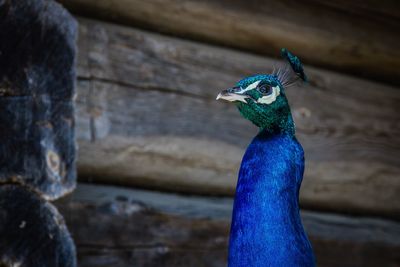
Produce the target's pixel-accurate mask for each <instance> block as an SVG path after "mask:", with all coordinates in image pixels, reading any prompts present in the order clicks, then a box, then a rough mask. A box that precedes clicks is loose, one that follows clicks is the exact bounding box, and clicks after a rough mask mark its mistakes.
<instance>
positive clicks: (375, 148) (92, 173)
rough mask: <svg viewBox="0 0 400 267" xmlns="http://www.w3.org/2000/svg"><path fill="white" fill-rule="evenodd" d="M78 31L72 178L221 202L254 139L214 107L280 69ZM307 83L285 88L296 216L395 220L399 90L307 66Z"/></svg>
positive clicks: (125, 34)
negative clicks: (295, 146)
mask: <svg viewBox="0 0 400 267" xmlns="http://www.w3.org/2000/svg"><path fill="white" fill-rule="evenodd" d="M80 22H81V27H80V41H79V48H80V56H79V64H78V74H79V82H78V90H79V96H78V100H77V101H78V122H77V127H78V139H79V145H80V152H79V156H80V157H79V158H80V160H79V163H78V164H79V172H80V175H81V178H82V179H85V180H91V181H97V182H107V183H114V184H123V185H137V186H143V187H151V188H159V189H163V190H173V191H181V192H189V193H190V192H191V193H200V194H224V195H232V194H233V192H234V188H235V185H236V176H237V174H236V173H237V170H238V168H239V166H240V160H241V157H242V155H243V153H244V149H245V147H246V145H247V144H248V143H249V142H250V140H251V138H252V137H253V136H254V135H255V134H256V132H257V130H256V129H255V127H254V126H252V125H251V123H250V122H248V121H246V120H245V119H243V118H241V117H240V115H239V114H238V112H237V110H236V108H235V107H234V106H233V105H231V104H230V103H224V102H217V101H215V96H216V95H217V93H218V92H219V91H220V90H221V89H224V88H227V87H229V86H232V85H233V84H234V83H235V82H236V81H237V80H239V79H240V78H242V77H244V76H246V75H249V74H254V73H269V72H271V71H272V67H273V65H274V64H279V62H278V61H273V60H271V59H268V58H264V57H257V56H253V55H249V54H245V53H239V52H234V51H231V50H228V49H219V48H215V47H211V46H206V45H199V44H195V43H192V42H187V41H181V40H178V39H176V38H169V37H163V36H160V35H155V34H150V33H146V32H143V31H139V30H135V29H129V28H126V27H121V26H115V25H109V24H105V23H101V22H98V21H91V20H86V19H82V20H80ZM306 72H307V74H308V76H309V78H310V84H309V85H307V86H305V87H301V88H296V87H294V88H289V89H287V94H288V98H289V101H290V104H291V106H292V112H293V115H294V119H295V122H296V125H297V136H298V138H299V139H300V141H301V143H302V144H303V146H304V148H305V154H306V172H305V179H304V182H303V187H302V192H301V203H302V205H303V206H304V207H306V208H316V209H324V210H334V211H340V212H352V213H368V214H380V215H385V216H396V217H398V216H399V214H400V199H399V198H398V195H399V194H400V183H399V179H398V177H399V172H400V169H399V166H400V164H399V163H400V162H399V158H400V157H399V151H400V150H399V148H400V143H399V138H397V137H398V135H399V134H400V133H399V130H400V125H399V121H400V120H399V119H400V114H399V112H398V103H399V100H400V91H399V90H398V89H397V88H394V87H390V86H385V85H382V84H378V83H374V82H369V81H366V80H361V79H356V78H351V77H349V76H345V75H339V74H335V73H332V72H327V71H322V70H318V69H314V68H311V67H306Z"/></svg>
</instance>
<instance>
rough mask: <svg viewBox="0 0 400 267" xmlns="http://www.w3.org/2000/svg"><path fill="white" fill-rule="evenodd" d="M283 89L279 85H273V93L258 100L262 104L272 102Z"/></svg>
mask: <svg viewBox="0 0 400 267" xmlns="http://www.w3.org/2000/svg"><path fill="white" fill-rule="evenodd" d="M280 93H281V89H280V88H279V86H275V87H272V93H271V94H270V95H266V96H263V97H261V98H259V99H258V100H257V102H258V103H260V104H267V105H269V104H271V103H272V102H274V101H275V100H276V98H277V97H278V96H279V95H280Z"/></svg>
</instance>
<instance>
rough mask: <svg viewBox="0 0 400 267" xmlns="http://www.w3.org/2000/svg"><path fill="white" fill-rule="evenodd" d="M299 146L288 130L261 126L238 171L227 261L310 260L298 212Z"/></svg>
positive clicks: (301, 265)
mask: <svg viewBox="0 0 400 267" xmlns="http://www.w3.org/2000/svg"><path fill="white" fill-rule="evenodd" d="M303 171H304V154H303V148H302V147H301V145H300V144H299V142H298V141H297V140H296V137H295V136H294V132H291V131H289V132H282V133H271V132H268V131H266V130H262V131H261V132H260V133H259V134H258V135H257V136H256V137H255V138H254V139H253V141H252V143H251V144H250V145H249V147H248V148H247V151H246V153H245V155H244V157H243V160H242V165H241V168H240V172H239V180H238V184H237V188H236V196H235V202H234V209H233V215H232V225H231V233H230V242H229V264H228V266H229V267H261V266H262V267H265V266H274V267H275V266H277V267H278V266H290V267H297V266H298V267H310V266H315V263H314V255H313V252H312V248H311V245H310V242H309V241H308V239H307V236H306V234H305V232H304V230H303V226H302V223H301V218H300V212H299V190H300V185H301V181H302V179H303Z"/></svg>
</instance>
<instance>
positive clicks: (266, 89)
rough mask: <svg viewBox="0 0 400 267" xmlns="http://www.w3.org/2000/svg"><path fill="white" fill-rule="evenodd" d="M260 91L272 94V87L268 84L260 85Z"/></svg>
mask: <svg viewBox="0 0 400 267" xmlns="http://www.w3.org/2000/svg"><path fill="white" fill-rule="evenodd" d="M258 91H259V92H260V93H261V94H263V95H270V94H271V93H272V87H271V86H269V85H266V84H263V85H260V86H259V87H258Z"/></svg>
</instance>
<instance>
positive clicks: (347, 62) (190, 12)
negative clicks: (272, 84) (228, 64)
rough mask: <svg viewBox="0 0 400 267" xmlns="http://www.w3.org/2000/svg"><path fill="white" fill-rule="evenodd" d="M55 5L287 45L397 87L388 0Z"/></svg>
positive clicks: (237, 41) (195, 35)
mask: <svg viewBox="0 0 400 267" xmlns="http://www.w3.org/2000/svg"><path fill="white" fill-rule="evenodd" d="M60 2H61V3H63V4H64V5H65V6H66V7H67V8H68V9H70V10H71V11H72V12H73V13H75V14H78V15H83V16H88V17H94V18H100V19H106V20H110V21H114V22H118V23H123V24H126V25H130V26H135V27H143V28H146V29H151V30H155V31H158V32H162V33H168V34H172V35H177V36H181V37H184V38H191V39H195V40H201V41H206V42H212V43H216V44H221V45H225V46H231V47H234V48H239V49H245V50H248V51H252V52H256V53H261V54H265V55H269V56H275V55H276V51H277V50H278V49H279V48H281V47H287V48H289V49H290V50H293V51H295V52H296V54H298V55H299V56H300V57H301V58H302V59H303V60H304V61H305V62H306V63H308V64H313V65H316V66H323V67H327V68H332V69H335V70H340V71H345V72H348V73H353V74H357V75H362V76H364V77H368V78H376V79H380V80H384V81H389V82H392V83H396V84H399V81H398V79H397V78H396V77H398V76H399V74H400V60H399V58H400V52H399V50H398V49H397V44H398V43H399V42H400V37H399V35H398V34H397V33H398V28H399V27H400V19H399V17H400V16H399V11H398V8H397V2H395V1H383V2H379V4H377V3H372V2H373V1H368V2H365V1H325V0H324V1H321V0H310V1H306V2H303V1H301V2H300V1H291V0H284V1H272V0H269V1H263V2H262V3H261V2H260V1H257V0H250V1H246V2H243V1H238V0H235V1H232V0H214V1H200V0H185V1H181V0H167V1H166V0H151V1H140V0H119V1H112V0H100V1H99V0H60ZM371 3H372V4H371ZM161 11H162V12H161ZM377 66H379V67H377Z"/></svg>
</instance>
